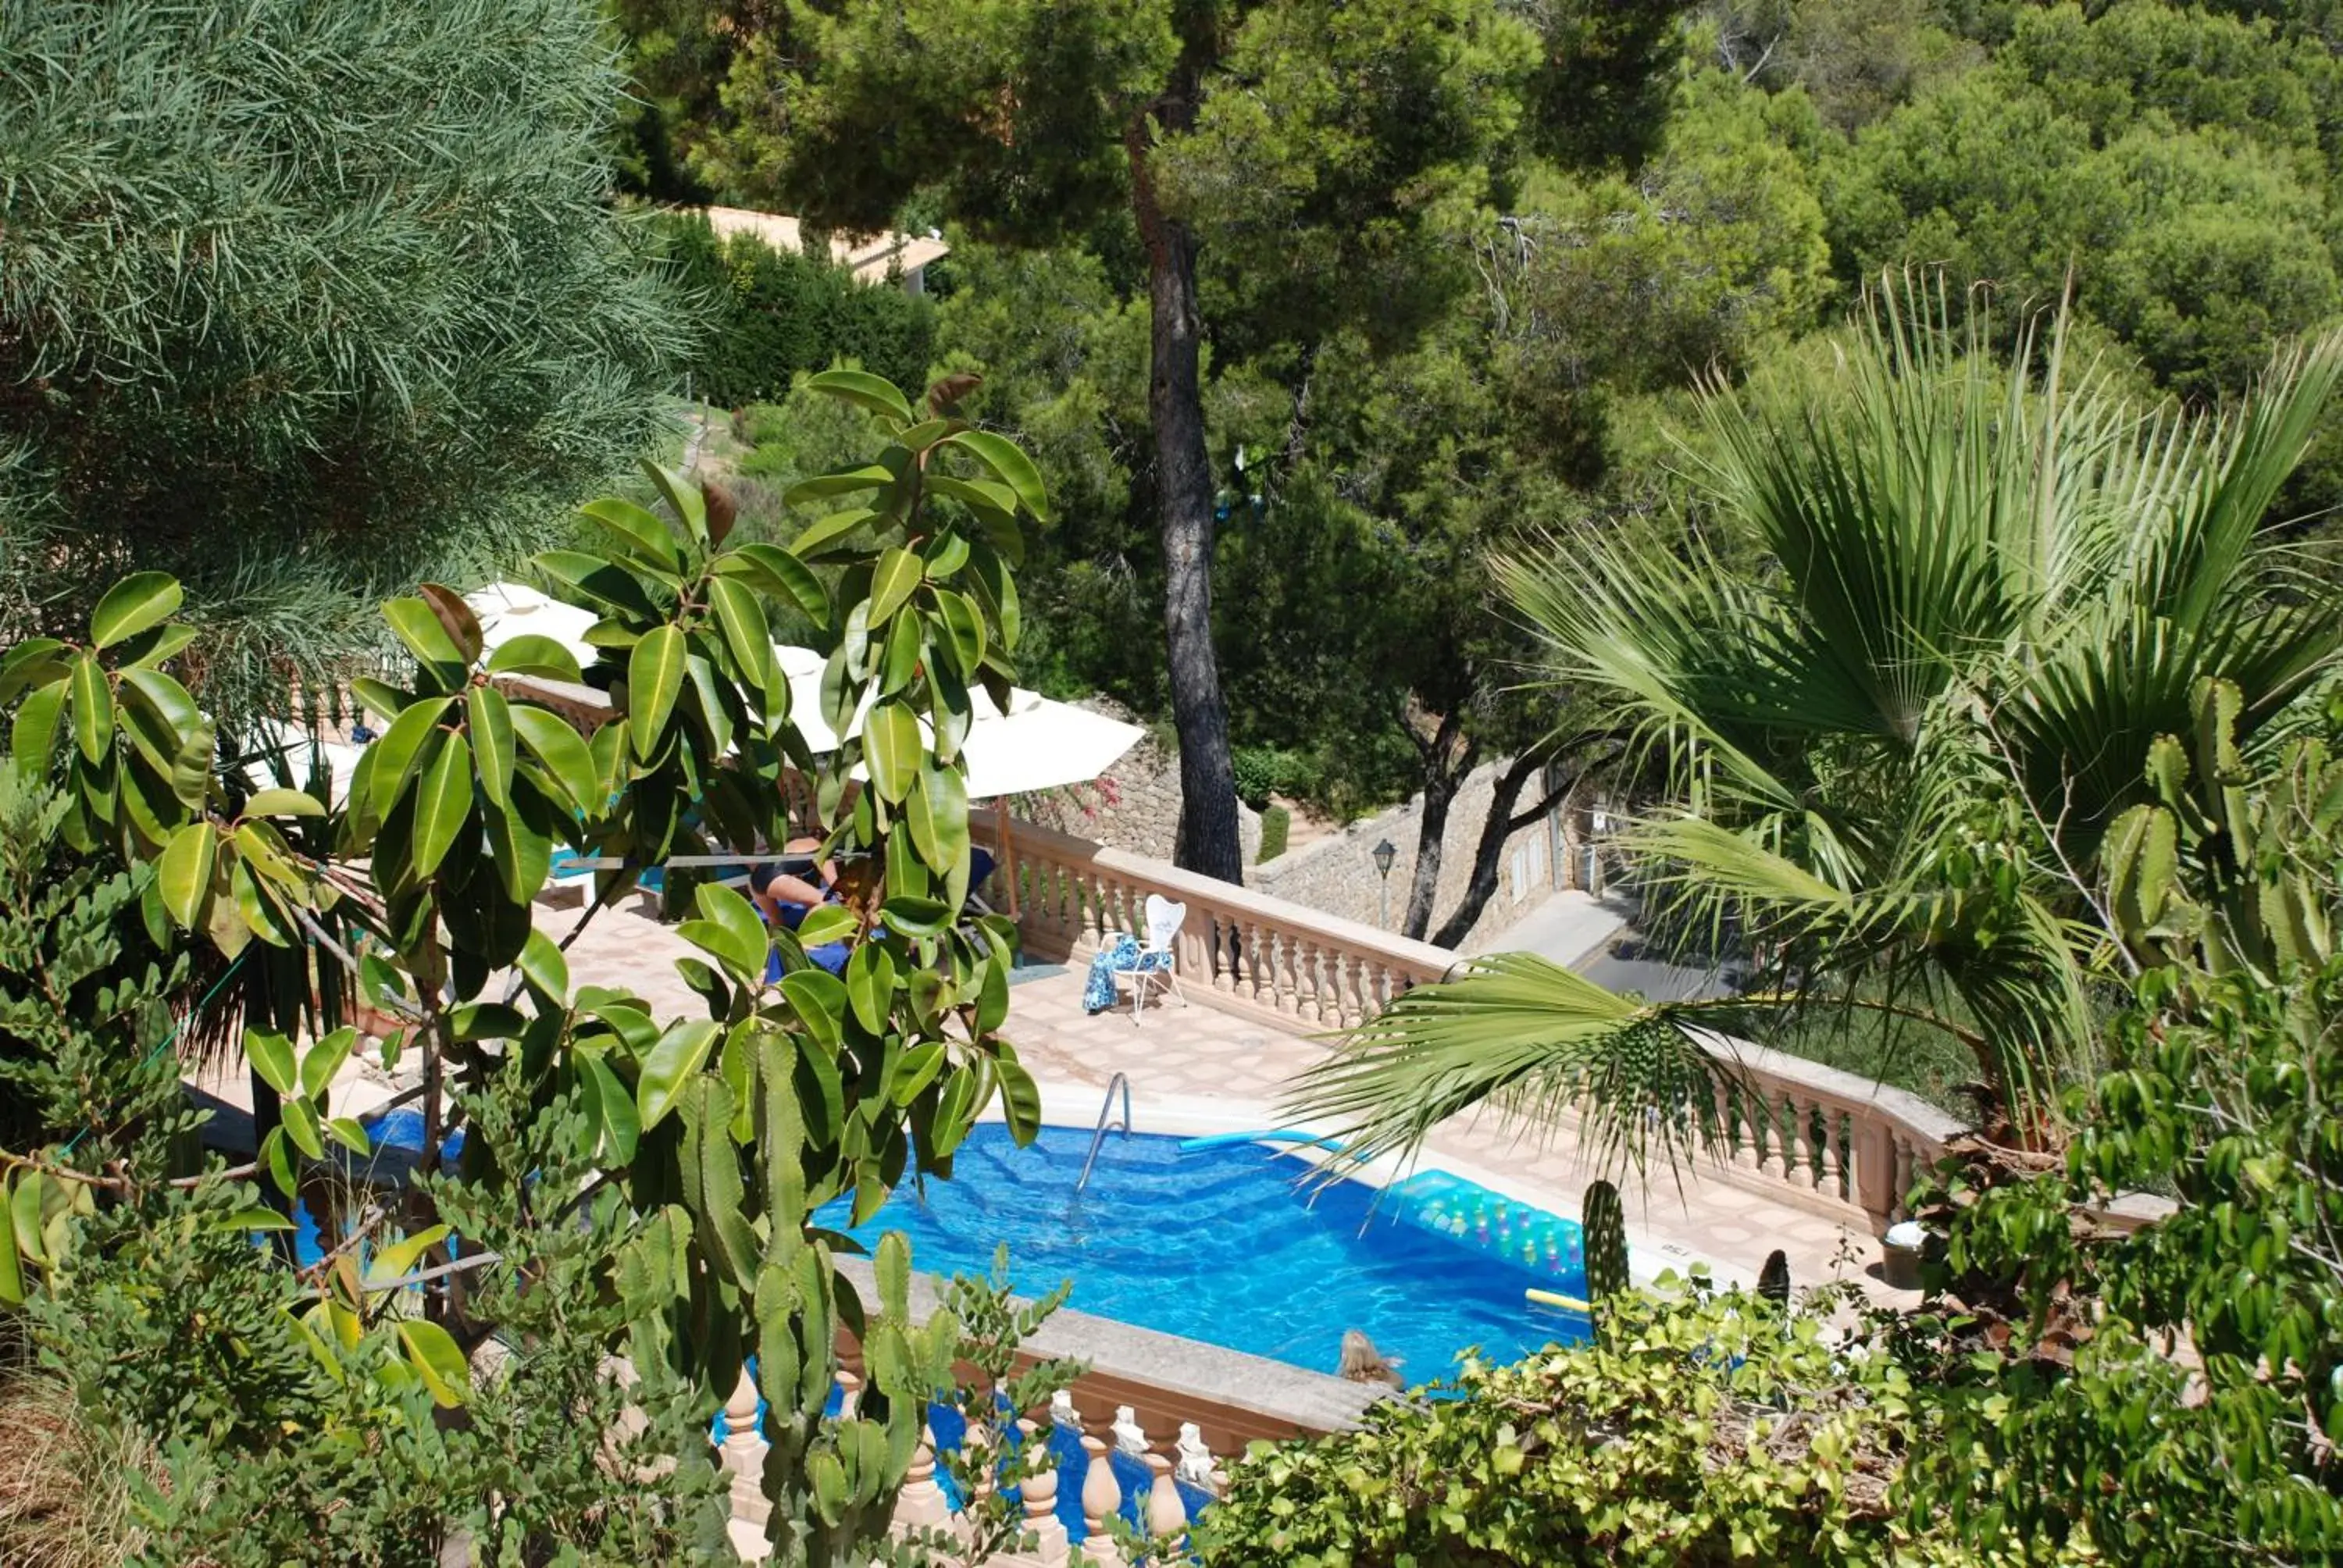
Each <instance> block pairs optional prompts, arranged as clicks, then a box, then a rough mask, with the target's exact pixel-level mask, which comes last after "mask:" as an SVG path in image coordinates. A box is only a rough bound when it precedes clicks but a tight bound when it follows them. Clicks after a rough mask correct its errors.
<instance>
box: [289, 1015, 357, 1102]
mask: <svg viewBox="0 0 2343 1568" xmlns="http://www.w3.org/2000/svg"><path fill="white" fill-rule="evenodd" d="M357 1042H358V1031H357V1030H355V1029H353V1028H351V1027H350V1026H349V1025H348V1024H344V1025H343V1026H342V1027H341V1028H339V1029H337V1030H334V1031H333V1033H331V1034H329V1035H327V1036H326V1038H325V1039H323V1040H319V1041H318V1042H317V1044H315V1045H313V1046H311V1047H310V1048H309V1049H308V1050H307V1051H305V1052H303V1053H302V1057H301V1092H302V1093H304V1094H306V1095H307V1096H308V1097H309V1098H310V1099H312V1100H315V1099H317V1097H318V1096H319V1095H321V1094H323V1093H325V1092H326V1091H327V1089H328V1088H330V1087H331V1086H332V1084H333V1081H334V1075H335V1074H336V1073H337V1072H339V1071H341V1070H342V1063H344V1062H346V1061H347V1060H349V1058H350V1049H351V1047H353V1046H355V1045H357Z"/></svg>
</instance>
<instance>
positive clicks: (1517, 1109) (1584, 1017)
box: [1282, 953, 1762, 1175]
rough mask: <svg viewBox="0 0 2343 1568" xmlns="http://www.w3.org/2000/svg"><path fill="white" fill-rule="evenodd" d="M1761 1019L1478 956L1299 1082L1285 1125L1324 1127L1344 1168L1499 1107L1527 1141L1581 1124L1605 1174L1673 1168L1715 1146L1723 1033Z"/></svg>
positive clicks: (1746, 1010) (1731, 1067) (1722, 1085)
mask: <svg viewBox="0 0 2343 1568" xmlns="http://www.w3.org/2000/svg"><path fill="white" fill-rule="evenodd" d="M1760 1010H1762V1008H1753V1007H1752V1006H1751V1005H1750V1004H1748V1003H1745V1002H1737V1001H1736V1002H1729V1003H1728V1002H1683V1003H1648V1002H1640V1001H1634V1000H1629V999H1627V998H1624V997H1620V996H1615V995H1614V994H1613V993H1611V992H1610V991H1607V990H1604V989H1603V988H1602V987H1601V986H1598V985H1596V984H1594V982H1593V981H1592V980H1584V979H1582V978H1581V977H1579V976H1577V975H1574V974H1573V973H1571V972H1570V971H1569V970H1566V969H1564V968H1562V967H1561V966H1560V965H1558V964H1555V963H1553V962H1550V961H1549V960H1545V959H1542V958H1539V957H1537V956H1536V955H1534V954H1531V953H1502V954H1495V955H1492V956H1490V957H1488V958H1485V959H1476V960H1473V961H1472V963H1470V964H1469V965H1468V966H1467V967H1466V968H1465V969H1464V970H1463V971H1462V972H1460V973H1458V974H1456V975H1455V976H1453V977H1452V978H1451V979H1449V980H1444V981H1442V982H1441V983H1439V984H1437V985H1427V986H1418V987H1417V988H1415V989H1414V990H1411V991H1409V992H1407V993H1406V994H1405V995H1403V996H1402V997H1401V998H1399V999H1398V1000H1396V1001H1394V1002H1393V1004H1392V1005H1391V1006H1390V1007H1389V1008H1387V1009H1385V1010H1384V1011H1383V1013H1381V1014H1380V1015H1378V1016H1377V1017H1376V1018H1374V1019H1373V1020H1369V1021H1368V1022H1367V1023H1365V1024H1363V1025H1362V1026H1360V1028H1358V1029H1357V1030H1353V1032H1352V1033H1351V1034H1350V1035H1349V1036H1348V1037H1347V1038H1346V1039H1345V1040H1343V1041H1342V1044H1341V1045H1340V1047H1339V1048H1338V1050H1337V1051H1336V1053H1335V1054H1334V1055H1333V1056H1332V1057H1331V1058H1330V1059H1328V1060H1326V1061H1324V1062H1322V1063H1320V1064H1319V1065H1318V1066H1316V1067H1314V1068H1312V1069H1311V1070H1310V1071H1308V1072H1307V1073H1305V1074H1303V1075H1302V1078H1301V1079H1300V1080H1298V1081H1296V1082H1295V1084H1294V1085H1293V1087H1292V1091H1291V1093H1290V1095H1289V1097H1288V1099H1287V1101H1286V1103H1285V1104H1284V1106H1283V1107H1282V1113H1283V1114H1284V1115H1286V1116H1287V1117H1289V1118H1291V1119H1293V1120H1296V1121H1309V1122H1311V1123H1312V1124H1318V1125H1323V1126H1326V1127H1327V1128H1328V1129H1329V1130H1330V1131H1332V1136H1333V1137H1334V1139H1335V1141H1338V1142H1340V1143H1341V1144H1342V1146H1343V1149H1344V1155H1343V1160H1344V1161H1345V1162H1359V1163H1363V1162H1365V1161H1371V1160H1374V1159H1377V1158H1379V1157H1381V1156H1383V1155H1387V1154H1389V1155H1397V1156H1400V1157H1402V1158H1408V1157H1412V1156H1413V1154H1415V1153H1416V1152H1417V1151H1420V1150H1421V1149H1422V1147H1423V1142H1424V1140H1425V1139H1426V1138H1428V1137H1429V1136H1430V1135H1431V1133H1432V1131H1433V1129H1434V1128H1436V1127H1438V1126H1439V1125H1440V1124H1441V1123H1442V1122H1443V1121H1447V1120H1448V1119H1449V1118H1450V1117H1452V1116H1455V1115H1459V1114H1461V1113H1463V1112H1464V1111H1470V1110H1472V1109H1473V1108H1475V1107H1477V1106H1481V1105H1484V1104H1485V1105H1490V1106H1493V1107H1494V1108H1495V1109H1496V1110H1497V1111H1498V1112H1499V1113H1500V1114H1501V1115H1502V1116H1503V1118H1504V1119H1505V1121H1506V1124H1507V1125H1509V1126H1513V1127H1517V1128H1519V1129H1521V1130H1523V1131H1525V1132H1526V1133H1528V1134H1529V1135H1530V1136H1531V1137H1532V1138H1533V1139H1540V1138H1546V1137H1551V1136H1552V1135H1553V1134H1554V1132H1555V1131H1559V1130H1560V1129H1561V1128H1562V1127H1563V1126H1564V1124H1565V1122H1564V1118H1565V1116H1566V1115H1569V1114H1571V1113H1574V1114H1575V1115H1576V1116H1577V1118H1578V1120H1579V1128H1580V1131H1581V1135H1582V1138H1583V1140H1584V1142H1585V1143H1587V1144H1589V1145H1591V1146H1592V1148H1593V1150H1594V1151H1595V1153H1596V1154H1597V1155H1598V1156H1599V1157H1600V1159H1601V1160H1602V1161H1604V1163H1605V1164H1606V1166H1608V1167H1610V1168H1614V1169H1615V1168H1617V1166H1618V1165H1619V1164H1621V1163H1623V1162H1624V1164H1625V1165H1627V1166H1631V1167H1632V1168H1633V1169H1634V1171H1636V1172H1637V1173H1638V1175H1642V1174H1644V1173H1645V1172H1646V1171H1647V1170H1648V1168H1649V1165H1650V1163H1651V1161H1653V1160H1654V1158H1655V1157H1656V1158H1657V1159H1658V1160H1659V1161H1660V1163H1661V1164H1662V1165H1664V1167H1665V1168H1666V1169H1668V1170H1669V1171H1672V1172H1680V1171H1681V1170H1682V1168H1683V1167H1684V1165H1685V1164H1687V1163H1689V1162H1690V1161H1691V1160H1692V1158H1693V1157H1694V1156H1695V1155H1697V1154H1699V1153H1701V1152H1704V1151H1710V1150H1712V1149H1714V1148H1715V1147H1717V1146H1718V1145H1719V1144H1720V1141H1721V1140H1722V1139H1723V1137H1724V1136H1725V1128H1724V1123H1723V1120H1722V1115H1721V1111H1720V1106H1721V1105H1722V1104H1723V1096H1724V1094H1725V1091H1727V1090H1728V1089H1730V1088H1735V1087H1737V1086H1738V1085H1739V1082H1740V1078H1741V1075H1740V1073H1739V1072H1738V1070H1737V1069H1736V1067H1735V1064H1734V1062H1733V1060H1732V1059H1731V1057H1730V1054H1729V1051H1728V1050H1726V1049H1725V1048H1724V1047H1723V1046H1722V1040H1723V1037H1722V1035H1720V1034H1718V1033H1716V1032H1715V1031H1716V1030H1728V1029H1733V1028H1735V1027H1740V1026H1744V1025H1745V1024H1746V1023H1747V1022H1748V1020H1750V1019H1751V1017H1752V1016H1753V1015H1754V1014H1755V1012H1757V1011H1760Z"/></svg>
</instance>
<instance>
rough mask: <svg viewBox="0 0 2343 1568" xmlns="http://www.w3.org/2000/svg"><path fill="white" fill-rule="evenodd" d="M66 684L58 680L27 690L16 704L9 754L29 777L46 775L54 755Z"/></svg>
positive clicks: (63, 710) (62, 715)
mask: <svg viewBox="0 0 2343 1568" xmlns="http://www.w3.org/2000/svg"><path fill="white" fill-rule="evenodd" d="M64 714H65V682H63V681H58V682H56V683H55V684H54V685H51V686H44V687H41V688H39V689H36V690H35V691H33V692H31V693H30V694H28V695H27V696H26V697H25V699H24V700H23V701H22V702H20V703H18V704H17V705H16V719H15V724H14V726H13V727H12V728H11V729H10V731H9V737H8V740H9V755H10V756H11V758H12V759H14V760H15V764H16V768H17V770H18V771H19V772H20V773H22V774H23V775H24V776H25V777H26V778H30V779H40V778H45V777H46V776H47V774H48V771H49V768H50V766H51V764H52V763H54V762H55V759H56V754H57V726H58V721H59V720H60V719H62V718H63V717H64Z"/></svg>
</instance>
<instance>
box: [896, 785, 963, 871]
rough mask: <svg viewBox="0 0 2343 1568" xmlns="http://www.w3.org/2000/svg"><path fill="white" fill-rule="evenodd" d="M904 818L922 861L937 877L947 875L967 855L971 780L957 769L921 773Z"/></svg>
mask: <svg viewBox="0 0 2343 1568" xmlns="http://www.w3.org/2000/svg"><path fill="white" fill-rule="evenodd" d="M903 814H904V817H905V819H906V820H908V821H909V822H910V828H911V841H912V843H914V844H916V845H917V846H918V847H919V850H920V859H922V860H924V861H926V862H927V864H928V869H930V870H932V871H933V872H935V873H936V875H938V876H943V875H945V874H946V873H947V872H949V871H950V869H952V868H953V867H954V866H956V865H958V864H959V863H960V859H961V857H963V856H964V855H966V854H967V853H968V848H969V843H968V838H969V835H968V780H967V779H965V778H963V777H962V776H961V775H960V772H959V771H958V770H957V769H950V768H934V767H930V768H924V769H920V781H919V785H918V787H917V788H915V789H913V790H912V791H911V798H910V801H909V802H907V803H906V804H905V806H904V809H903Z"/></svg>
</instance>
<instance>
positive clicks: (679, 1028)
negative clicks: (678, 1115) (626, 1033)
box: [635, 1018, 717, 1132]
mask: <svg viewBox="0 0 2343 1568" xmlns="http://www.w3.org/2000/svg"><path fill="white" fill-rule="evenodd" d="M716 1033H717V1025H716V1023H715V1022H714V1020H709V1019H704V1018H703V1019H692V1020H685V1021H681V1022H678V1023H673V1024H670V1025H669V1026H668V1029H667V1030H666V1032H665V1033H663V1034H661V1035H660V1036H659V1043H658V1044H656V1045H654V1046H652V1047H651V1049H650V1054H649V1056H647V1057H645V1058H644V1059H643V1070H642V1076H641V1078H640V1079H639V1080H638V1081H636V1084H635V1109H636V1111H637V1113H638V1115H639V1119H640V1121H641V1123H642V1130H643V1131H646V1132H648V1131H650V1130H651V1129H652V1128H654V1127H657V1126H658V1125H659V1123H660V1122H662V1121H666V1120H667V1117H668V1113H669V1111H673V1110H674V1109H675V1107H676V1102H677V1101H678V1099H679V1097H680V1096H681V1095H682V1094H683V1092H684V1091H685V1090H686V1089H687V1088H689V1085H690V1083H691V1081H692V1079H693V1078H694V1077H695V1076H697V1075H698V1073H699V1070H700V1068H701V1067H703V1066H704V1065H706V1063H707V1061H708V1052H709V1047H711V1046H712V1045H714V1044H715V1043H716Z"/></svg>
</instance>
